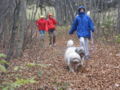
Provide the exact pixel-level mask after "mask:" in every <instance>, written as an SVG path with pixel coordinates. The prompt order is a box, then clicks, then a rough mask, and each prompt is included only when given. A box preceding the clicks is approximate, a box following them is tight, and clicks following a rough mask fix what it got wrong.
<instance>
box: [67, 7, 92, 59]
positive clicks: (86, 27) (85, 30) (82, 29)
mask: <svg viewBox="0 0 120 90" xmlns="http://www.w3.org/2000/svg"><path fill="white" fill-rule="evenodd" d="M75 31H76V34H77V36H78V38H79V41H80V46H82V47H84V50H85V56H86V59H89V57H90V53H89V40H90V39H91V32H94V23H93V21H92V19H91V18H90V16H88V15H87V14H86V13H85V7H84V6H80V7H79V8H78V15H77V16H76V17H75V20H74V22H73V24H72V26H71V29H70V30H69V34H70V35H71V34H73V33H74V32H75Z"/></svg>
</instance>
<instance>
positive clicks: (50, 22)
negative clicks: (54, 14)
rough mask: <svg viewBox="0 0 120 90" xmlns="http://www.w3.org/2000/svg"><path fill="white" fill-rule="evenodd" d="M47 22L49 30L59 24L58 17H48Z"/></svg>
mask: <svg viewBox="0 0 120 90" xmlns="http://www.w3.org/2000/svg"><path fill="white" fill-rule="evenodd" d="M47 22H48V30H50V29H55V28H56V24H57V21H56V19H54V18H48V20H47Z"/></svg>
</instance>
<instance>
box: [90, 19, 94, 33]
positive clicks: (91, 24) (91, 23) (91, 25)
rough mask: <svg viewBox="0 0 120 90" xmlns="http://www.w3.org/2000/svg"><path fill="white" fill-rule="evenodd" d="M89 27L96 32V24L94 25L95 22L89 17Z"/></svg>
mask: <svg viewBox="0 0 120 90" xmlns="http://www.w3.org/2000/svg"><path fill="white" fill-rule="evenodd" d="M89 29H90V30H91V31H92V32H94V30H95V26H94V23H93V21H92V19H91V18H90V17H89Z"/></svg>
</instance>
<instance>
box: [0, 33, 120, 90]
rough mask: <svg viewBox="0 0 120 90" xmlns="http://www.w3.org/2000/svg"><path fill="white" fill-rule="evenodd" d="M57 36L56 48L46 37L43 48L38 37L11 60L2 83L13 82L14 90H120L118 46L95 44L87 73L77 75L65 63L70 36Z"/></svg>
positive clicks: (60, 34)
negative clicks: (49, 44)
mask: <svg viewBox="0 0 120 90" xmlns="http://www.w3.org/2000/svg"><path fill="white" fill-rule="evenodd" d="M58 33H59V36H58V37H57V46H56V47H48V38H46V42H45V47H44V48H41V47H40V45H39V38H36V40H35V41H34V43H33V44H32V45H30V46H28V49H26V50H25V51H24V54H23V57H21V58H18V59H14V60H11V61H10V67H9V68H8V72H7V73H5V74H2V75H1V76H0V78H2V79H1V80H0V81H1V82H2V84H3V85H5V84H4V83H8V84H9V83H14V84H15V85H16V87H17V88H16V89H15V90H120V50H119V48H120V47H119V45H111V44H110V45H108V44H103V43H98V42H95V45H94V47H92V48H90V49H91V51H90V52H91V58H90V60H89V62H88V65H87V67H86V70H85V71H82V72H81V71H80V72H78V73H75V74H74V73H70V72H68V70H67V68H66V64H65V62H64V51H65V49H66V42H67V40H68V39H71V37H70V36H68V35H67V34H66V32H64V35H63V34H62V33H60V32H58ZM74 38H75V39H74V41H75V45H76V46H78V45H79V41H78V39H77V38H76V37H75V36H74ZM17 80H18V82H17ZM27 80H28V81H27ZM15 82H16V83H15ZM15 85H13V87H15ZM5 90H7V89H5Z"/></svg>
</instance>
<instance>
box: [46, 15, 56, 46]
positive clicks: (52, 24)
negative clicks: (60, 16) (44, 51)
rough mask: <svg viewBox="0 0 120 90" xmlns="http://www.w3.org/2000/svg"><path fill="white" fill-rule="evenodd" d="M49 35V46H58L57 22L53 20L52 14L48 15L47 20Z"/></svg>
mask: <svg viewBox="0 0 120 90" xmlns="http://www.w3.org/2000/svg"><path fill="white" fill-rule="evenodd" d="M47 22H48V23H47V25H48V33H49V46H50V47H51V46H56V30H55V29H56V24H57V20H56V19H55V18H53V15H52V14H48V19H47Z"/></svg>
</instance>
